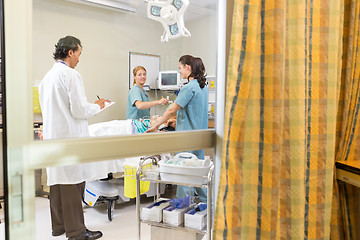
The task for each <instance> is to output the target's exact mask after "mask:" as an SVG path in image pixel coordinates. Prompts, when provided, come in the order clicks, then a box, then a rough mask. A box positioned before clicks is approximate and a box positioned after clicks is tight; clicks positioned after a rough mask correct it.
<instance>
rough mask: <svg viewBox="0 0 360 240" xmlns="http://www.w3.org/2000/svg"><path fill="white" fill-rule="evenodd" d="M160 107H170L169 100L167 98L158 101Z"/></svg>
mask: <svg viewBox="0 0 360 240" xmlns="http://www.w3.org/2000/svg"><path fill="white" fill-rule="evenodd" d="M158 103H159V105H160V104H162V105H168V104H169V100H167V99H166V98H161V99H160V100H158Z"/></svg>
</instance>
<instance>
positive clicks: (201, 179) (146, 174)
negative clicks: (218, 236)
mask: <svg viewBox="0 0 360 240" xmlns="http://www.w3.org/2000/svg"><path fill="white" fill-rule="evenodd" d="M144 160H145V159H141V160H140V162H139V166H138V169H137V173H136V191H137V195H136V218H137V224H138V225H137V228H138V240H141V223H147V224H149V225H151V226H154V227H159V228H165V229H170V230H180V231H186V232H191V233H194V234H201V235H205V234H207V239H208V240H211V233H212V231H211V226H212V185H213V178H214V164H213V163H212V162H211V163H210V167H209V168H208V170H207V172H206V173H205V174H204V173H203V174H202V175H201V176H199V175H193V174H183V173H174V172H171V173H170V172H169V171H163V169H161V168H160V169H159V168H158V167H157V166H154V168H151V169H149V168H147V169H144V168H143V163H144ZM155 165H156V164H155ZM182 179H184V181H182ZM189 179H191V181H189ZM196 179H198V180H196ZM140 181H149V182H154V183H156V184H155V185H156V186H157V187H156V188H157V195H156V201H160V194H159V191H158V189H159V184H160V183H164V184H173V185H183V186H189V187H198V188H207V208H206V209H207V217H206V226H205V227H204V228H203V229H196V228H190V227H185V223H183V224H181V225H179V226H174V225H169V224H167V223H164V222H156V221H148V220H143V219H142V218H141V212H140V211H141V207H140Z"/></svg>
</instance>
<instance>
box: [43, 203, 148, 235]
mask: <svg viewBox="0 0 360 240" xmlns="http://www.w3.org/2000/svg"><path fill="white" fill-rule="evenodd" d="M146 201H147V202H150V199H147V200H146ZM146 201H143V202H146ZM135 210H136V207H135V201H134V200H132V201H130V202H126V203H121V204H116V205H115V209H114V210H113V212H112V217H113V220H112V221H111V222H110V221H109V220H108V218H107V208H106V204H100V205H98V206H95V207H89V206H85V207H84V214H85V224H86V226H87V228H88V229H90V230H100V231H102V233H103V237H102V238H101V239H102V240H114V239H121V240H135V239H137V228H136V226H137V221H136V211H135ZM141 233H142V239H143V240H149V239H150V227H149V226H148V225H147V224H142V231H141ZM50 239H58V240H65V239H66V237H65V234H64V235H62V236H59V237H56V238H55V237H52V236H51V226H50V211H49V201H48V199H46V198H39V197H37V198H36V240H50Z"/></svg>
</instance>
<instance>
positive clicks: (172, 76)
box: [161, 73, 177, 86]
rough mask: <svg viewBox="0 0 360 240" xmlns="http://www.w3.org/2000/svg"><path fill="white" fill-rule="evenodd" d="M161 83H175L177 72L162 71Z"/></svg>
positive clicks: (165, 84) (166, 84)
mask: <svg viewBox="0 0 360 240" xmlns="http://www.w3.org/2000/svg"><path fill="white" fill-rule="evenodd" d="M161 85H164V86H168V85H177V73H162V74H161Z"/></svg>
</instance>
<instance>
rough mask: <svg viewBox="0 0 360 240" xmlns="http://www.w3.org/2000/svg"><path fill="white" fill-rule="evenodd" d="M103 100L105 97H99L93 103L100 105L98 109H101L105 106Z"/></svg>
mask: <svg viewBox="0 0 360 240" xmlns="http://www.w3.org/2000/svg"><path fill="white" fill-rule="evenodd" d="M105 102H106V100H105V99H103V98H100V99H99V100H97V101H96V102H95V103H96V104H97V105H99V106H100V109H103V108H104V107H105Z"/></svg>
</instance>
